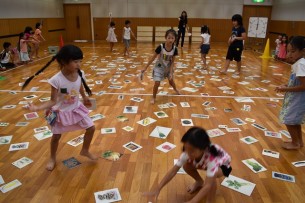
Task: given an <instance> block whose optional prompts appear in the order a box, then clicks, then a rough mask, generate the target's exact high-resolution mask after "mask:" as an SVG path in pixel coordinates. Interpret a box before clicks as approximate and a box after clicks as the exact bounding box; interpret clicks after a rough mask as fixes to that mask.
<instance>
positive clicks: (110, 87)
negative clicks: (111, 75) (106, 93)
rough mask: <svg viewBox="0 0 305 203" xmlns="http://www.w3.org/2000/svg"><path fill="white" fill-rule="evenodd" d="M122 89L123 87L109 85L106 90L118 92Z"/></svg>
mask: <svg viewBox="0 0 305 203" xmlns="http://www.w3.org/2000/svg"><path fill="white" fill-rule="evenodd" d="M122 88H123V86H117V85H110V86H109V87H108V89H116V90H120V89H122Z"/></svg>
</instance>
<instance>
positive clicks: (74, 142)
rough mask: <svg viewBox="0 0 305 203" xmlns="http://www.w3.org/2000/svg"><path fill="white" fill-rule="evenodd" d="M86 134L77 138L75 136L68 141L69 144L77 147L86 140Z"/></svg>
mask: <svg viewBox="0 0 305 203" xmlns="http://www.w3.org/2000/svg"><path fill="white" fill-rule="evenodd" d="M84 136H85V135H84V134H82V135H80V136H77V137H76V138H73V139H72V140H70V141H69V142H67V143H68V144H69V145H71V146H73V147H77V146H78V145H80V144H82V143H83V142H84Z"/></svg>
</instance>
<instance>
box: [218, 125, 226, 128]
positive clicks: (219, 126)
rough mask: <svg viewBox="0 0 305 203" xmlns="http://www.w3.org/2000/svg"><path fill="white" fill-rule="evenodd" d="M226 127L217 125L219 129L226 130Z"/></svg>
mask: <svg viewBox="0 0 305 203" xmlns="http://www.w3.org/2000/svg"><path fill="white" fill-rule="evenodd" d="M227 127H228V126H227V125H218V128H219V129H226V128H227Z"/></svg>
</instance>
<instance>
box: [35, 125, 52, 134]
mask: <svg viewBox="0 0 305 203" xmlns="http://www.w3.org/2000/svg"><path fill="white" fill-rule="evenodd" d="M46 130H49V127H48V126H42V127H39V128H34V132H35V133H41V132H44V131H46Z"/></svg>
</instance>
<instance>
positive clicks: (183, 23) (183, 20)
mask: <svg viewBox="0 0 305 203" xmlns="http://www.w3.org/2000/svg"><path fill="white" fill-rule="evenodd" d="M178 19H179V25H178V38H177V44H176V45H177V47H178V46H179V40H180V37H181V34H182V39H181V47H183V44H184V36H185V29H186V30H187V31H188V27H187V13H186V11H182V13H181V16H180V17H179V18H178Z"/></svg>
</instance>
